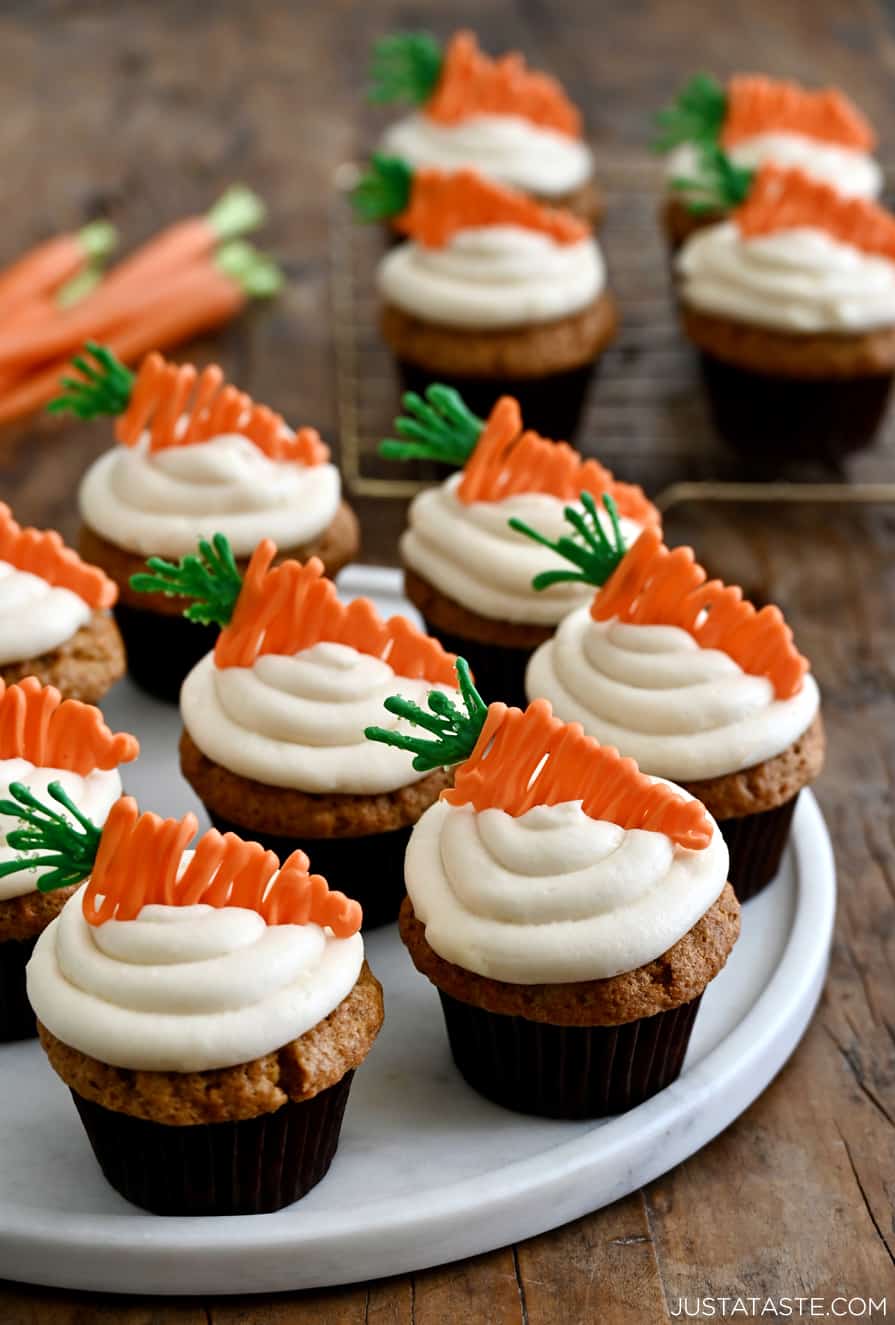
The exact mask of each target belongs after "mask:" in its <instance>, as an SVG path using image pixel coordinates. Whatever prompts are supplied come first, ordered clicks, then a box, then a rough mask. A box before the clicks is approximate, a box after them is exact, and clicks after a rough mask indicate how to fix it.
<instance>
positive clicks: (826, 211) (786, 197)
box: [733, 165, 895, 259]
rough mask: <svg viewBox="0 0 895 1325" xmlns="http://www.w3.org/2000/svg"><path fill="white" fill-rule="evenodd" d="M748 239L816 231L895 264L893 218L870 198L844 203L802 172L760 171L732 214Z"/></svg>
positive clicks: (767, 167) (769, 167)
mask: <svg viewBox="0 0 895 1325" xmlns="http://www.w3.org/2000/svg"><path fill="white" fill-rule="evenodd" d="M733 218H734V220H735V221H736V223H737V225H738V226H739V228H740V233H741V234H742V235H743V236H744V237H745V238H746V239H752V238H754V237H755V236H757V235H769V234H773V233H774V232H775V231H777V230H792V229H794V228H795V227H797V226H813V227H815V228H817V229H820V230H825V231H826V232H827V234H829V235H832V236H833V237H834V238H836V239H841V240H842V241H843V243H846V244H851V245H853V246H854V247H855V248H859V249H862V250H863V251H864V252H866V253H881V254H883V256H885V257H887V258H892V259H895V216H893V215H892V214H891V212H887V211H886V210H885V208H883V207H880V206H879V205H878V204H877V203H875V202H869V201H868V200H867V199H866V198H843V196H842V195H841V194H840V193H837V192H836V190H835V189H833V188H831V187H830V185H829V184H822V183H821V182H820V181H819V180H814V179H810V178H809V176H808V175H806V174H805V173H804V172H803V171H801V170H781V169H780V168H779V167H778V166H773V165H765V166H762V168H761V170H760V171H759V173H758V175H757V176H756V179H755V182H754V183H753V185H752V188H751V189H750V190H749V196H748V198H747V199H746V201H745V202H744V203H743V204H742V206H740V207H737V208H736V210H735V211H734V212H733Z"/></svg>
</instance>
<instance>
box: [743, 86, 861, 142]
mask: <svg viewBox="0 0 895 1325" xmlns="http://www.w3.org/2000/svg"><path fill="white" fill-rule="evenodd" d="M763 133H797V134H801V135H802V136H803V137H806V138H816V139H818V140H819V141H820V142H823V143H838V144H839V145H840V146H841V147H850V148H852V149H854V150H855V151H859V152H869V151H872V150H873V148H874V146H875V144H876V135H875V133H874V132H873V129H872V128H871V126H870V122H869V121H868V120H867V119H866V117H865V116H864V115H862V114H861V112H860V111H859V110H858V108H857V107H856V106H855V105H853V104H852V102H851V101H849V99H848V97H846V96H845V95H844V94H843V93H842V92H840V91H839V89H838V88H835V87H830V88H821V89H819V90H817V91H814V92H812V91H808V90H807V89H806V88H803V87H800V86H799V84H798V83H792V82H787V81H784V80H781V79H777V78H768V77H766V76H765V75H764V74H735V75H734V77H733V78H731V80H730V82H729V83H728V85H727V113H726V115H725V117H724V122H723V124H722V126H721V142H722V144H723V145H724V146H725V147H733V146H734V145H735V144H736V143H740V142H742V141H743V140H744V139H746V138H756V137H758V135H759V134H763Z"/></svg>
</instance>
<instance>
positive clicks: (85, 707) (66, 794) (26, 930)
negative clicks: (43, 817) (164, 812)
mask: <svg viewBox="0 0 895 1325" xmlns="http://www.w3.org/2000/svg"><path fill="white" fill-rule="evenodd" d="M139 749H140V747H139V745H138V744H137V741H136V739H135V738H134V737H133V736H128V735H127V734H126V733H124V732H119V733H118V734H117V735H113V734H112V732H110V731H109V729H108V728H107V727H106V725H105V724H104V722H103V717H102V714H101V713H100V711H99V709H96V708H93V707H91V706H90V705H89V704H82V703H80V702H79V701H78V700H76V699H63V698H62V696H61V694H60V693H59V691H58V690H57V689H56V688H55V687H54V686H42V685H41V684H40V682H39V681H38V680H37V679H36V677H33V676H29V677H27V678H26V679H25V680H24V681H20V682H18V683H17V684H16V685H10V686H7V685H5V684H4V682H3V681H0V796H3V797H5V796H6V795H7V793H8V789H9V786H10V784H11V783H13V782H15V783H17V784H18V785H19V786H20V788H21V790H22V795H23V796H24V797H25V799H26V802H27V803H28V804H29V805H30V804H31V803H32V798H33V797H35V796H36V797H38V798H40V797H42V796H44V795H45V794H46V791H47V787H48V786H49V784H50V783H53V784H54V785H55V786H56V787H57V788H58V793H59V794H58V796H57V797H56V799H57V801H58V802H59V805H60V806H61V809H60V810H58V811H56V814H57V818H58V819H59V821H60V822H62V823H65V824H66V825H74V829H73V831H77V825H78V824H79V823H81V822H82V817H83V816H84V815H86V816H87V817H88V818H89V819H90V820H91V821H92V822H93V823H96V824H102V823H104V822H105V819H106V816H107V815H108V813H109V811H110V809H111V808H112V806H113V805H114V803H115V802H116V801H117V800H118V798H119V796H120V795H121V778H120V777H119V775H118V766H119V764H126V763H129V762H130V761H131V760H132V759H136V757H137V754H138V753H139ZM20 818H21V812H20V811H19V810H18V809H17V808H16V807H15V806H13V807H12V809H10V808H9V807H7V808H6V809H5V810H0V1040H2V1041H7V1040H22V1039H26V1038H27V1037H28V1036H31V1035H34V1034H35V1033H36V1031H35V1025H34V1014H33V1012H32V1011H31V1007H30V1005H29V1003H28V999H27V997H26V995H25V966H26V963H27V962H28V959H29V957H30V956H31V953H32V950H33V948H34V944H35V943H36V941H37V939H38V936H39V935H40V934H41V933H42V932H43V931H44V930H45V929H46V927H47V925H49V923H50V922H51V921H52V920H53V919H55V917H56V916H57V915H58V913H59V911H60V910H61V909H62V907H63V906H64V904H65V902H66V899H67V898H68V897H69V896H70V895H71V893H72V892H73V886H72V885H73V883H74V882H75V880H72V879H69V877H68V875H67V874H66V872H65V870H62V871H57V872H56V874H55V875H54V876H53V880H52V887H53V888H54V889H55V890H56V891H54V892H50V893H47V892H43V891H39V889H40V888H41V887H42V886H43V885H44V884H45V882H46V881H45V880H44V879H42V878H41V875H42V873H43V871H42V868H41V867H42V865H43V864H45V862H44V861H43V860H41V859H40V856H41V855H42V853H41V852H40V851H39V850H37V851H35V848H39V847H40V845H41V843H39V842H36V841H35V842H31V841H29V840H27V837H28V835H27V833H26V834H25V836H24V838H22V840H21V841H19V839H17V838H16V833H17V831H18V830H20V829H21V824H20V823H19V820H20ZM16 842H18V844H19V845H20V846H21V847H22V848H23V849H24V850H25V851H26V854H25V856H24V858H20V856H19V853H18V852H17V851H16V850H15V847H14V843H16Z"/></svg>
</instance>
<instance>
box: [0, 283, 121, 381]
mask: <svg viewBox="0 0 895 1325" xmlns="http://www.w3.org/2000/svg"><path fill="white" fill-rule="evenodd" d="M101 280H102V267H101V266H100V265H99V263H98V262H91V263H90V264H89V265H88V266H86V267H84V268H83V270H82V271H79V272H78V273H77V274H76V275H74V276H72V277H71V279H70V280H68V281H66V282H65V284H64V285H61V286H60V287H59V289H58V290H56V292H55V293H54V294H53V295H49V296H48V295H43V296H41V298H39V299H32V300H31V301H30V303H25V304H23V305H22V306H21V307H20V308H19V309H17V310H16V326H17V327H20V328H21V327H34V326H37V325H38V324H39V323H40V322H44V323H46V322H49V321H50V319H52V318H54V317H55V316H56V315H57V314H58V313H59V311H60V310H61V309H63V308H69V307H71V306H73V305H74V304H76V303H77V302H78V301H79V300H81V299H85V298H86V297H87V295H88V294H90V293H91V292H92V291H93V290H95V289H96V287H97V286H98V285H99V283H100V281H101ZM26 372H27V365H25V364H13V365H12V366H11V367H8V368H3V367H0V392H3V391H8V390H9V389H10V387H11V386H12V385H13V383H14V382H18V381H20V380H21V379H22V377H24V375H25V373H26Z"/></svg>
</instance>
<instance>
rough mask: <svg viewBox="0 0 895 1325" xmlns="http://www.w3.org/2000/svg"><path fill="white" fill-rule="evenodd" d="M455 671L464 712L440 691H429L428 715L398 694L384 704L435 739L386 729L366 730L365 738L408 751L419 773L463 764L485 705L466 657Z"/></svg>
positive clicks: (482, 722)
mask: <svg viewBox="0 0 895 1325" xmlns="http://www.w3.org/2000/svg"><path fill="white" fill-rule="evenodd" d="M456 671H457V683H458V687H459V690H460V699H461V701H462V704H463V709H461V708H459V707H458V706H457V704H455V703H454V701H453V700H452V699H451V697H450V696H449V695H446V694H444V692H443V691H439V690H432V691H430V692H429V695H428V697H427V703H428V706H429V710H430V711H429V712H428V713H427V712H426V710H425V709H423V708H422V707H421V706H420V705H419V704H415V703H414V702H413V700H410V699H404V698H403V697H402V696H401V695H390V696H389V698H388V699H387V700H386V701H385V707H386V709H387V710H388V712H389V713H394V714H395V716H396V717H399V718H404V719H405V720H407V721H408V722H412V723H413V724H414V725H415V726H417V727H422V728H423V730H424V731H429V732H431V733H432V735H433V737H434V738H435V739H434V740H427V739H426V738H425V737H423V736H415V735H413V734H411V733H409V732H400V731H394V730H391V729H389V728H385V727H367V728H366V730H365V731H364V735H365V736H366V737H367V739H368V740H370V741H379V742H381V744H383V745H391V746H394V747H395V748H396V749H398V750H408V751H410V752H411V753H412V754H413V755H414V759H413V767H414V768H415V769H416V770H417V771H418V772H421V773H425V772H430V771H431V770H432V769H434V768H445V767H447V766H448V765H450V764H462V763H463V761H464V760H466V759H468V758H469V756H470V755H471V754H472V752H473V750H474V749H475V745H476V741H477V740H478V739H479V736H480V735H481V731H482V726H483V724H484V722H485V718H486V716H487V713H488V706H487V704H486V703H485V701H484V700H483V699H482V697H481V695H480V694H479V692H478V691H477V690H476V688H475V686H474V685H473V683H472V676H471V675H470V672H469V665H468V663H467V662H466V660H465V658H458V659H457V663H456ZM464 709H465V712H464V711H463V710H464Z"/></svg>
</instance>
